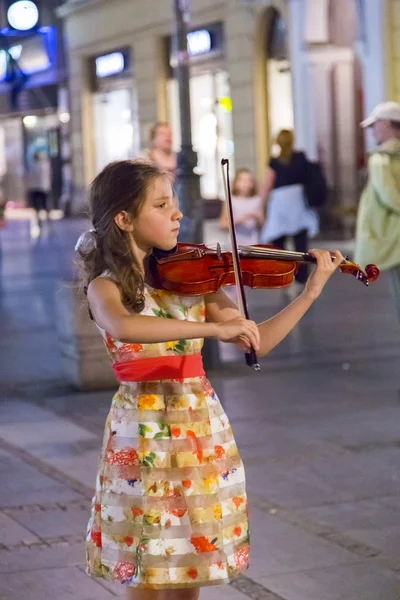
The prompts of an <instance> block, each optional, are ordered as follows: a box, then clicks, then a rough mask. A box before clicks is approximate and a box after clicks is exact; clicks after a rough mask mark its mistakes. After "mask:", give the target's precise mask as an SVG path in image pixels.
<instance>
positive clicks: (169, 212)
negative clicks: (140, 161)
mask: <svg viewBox="0 0 400 600" xmlns="http://www.w3.org/2000/svg"><path fill="white" fill-rule="evenodd" d="M182 216H183V215H182V213H181V211H180V210H179V208H178V206H177V203H176V199H175V198H174V197H173V195H172V186H171V183H170V181H169V180H168V178H167V177H158V178H157V179H156V180H155V181H154V182H153V183H152V184H151V185H150V187H149V189H148V192H147V195H146V199H145V201H144V203H143V206H142V208H141V210H140V212H139V214H138V216H137V217H136V219H135V220H134V224H133V237H134V240H135V242H136V244H137V245H138V246H139V247H140V248H142V249H143V250H147V251H150V250H151V249H152V248H154V247H155V248H160V250H172V248H174V246H176V243H177V238H178V233H179V225H180V220H181V219H182Z"/></svg>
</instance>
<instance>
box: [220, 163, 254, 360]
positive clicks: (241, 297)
mask: <svg viewBox="0 0 400 600" xmlns="http://www.w3.org/2000/svg"><path fill="white" fill-rule="evenodd" d="M224 167H226V173H225V169H224ZM221 168H222V179H223V181H224V188H225V196H226V203H227V214H228V223H229V233H230V238H231V244H232V262H233V270H234V272H235V281H236V289H237V295H238V305H239V310H240V312H241V313H242V315H243V316H244V317H245V318H246V319H249V310H248V308H247V301H246V293H245V291H244V285H243V277H242V271H241V269H240V259H239V250H238V245H237V241H236V230H235V222H234V219H233V208H232V196H231V185H230V181H229V160H228V159H227V158H223V159H222V160H221ZM245 356H246V364H247V365H248V366H249V367H252V368H253V369H254V370H255V371H260V365H259V363H258V358H257V354H256V351H255V350H254V348H253V346H251V349H250V351H249V352H246V355H245Z"/></svg>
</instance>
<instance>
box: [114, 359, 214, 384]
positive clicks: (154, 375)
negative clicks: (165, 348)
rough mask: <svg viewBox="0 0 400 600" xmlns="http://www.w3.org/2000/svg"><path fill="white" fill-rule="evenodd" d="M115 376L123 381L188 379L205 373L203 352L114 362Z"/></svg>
mask: <svg viewBox="0 0 400 600" xmlns="http://www.w3.org/2000/svg"><path fill="white" fill-rule="evenodd" d="M113 369H114V373H115V376H116V378H117V380H118V381H119V382H122V381H159V380H162V379H186V378H189V377H202V376H203V375H204V369H203V360H202V357H201V354H187V355H185V356H156V357H154V358H139V359H138V360H130V361H127V362H118V363H114V364H113Z"/></svg>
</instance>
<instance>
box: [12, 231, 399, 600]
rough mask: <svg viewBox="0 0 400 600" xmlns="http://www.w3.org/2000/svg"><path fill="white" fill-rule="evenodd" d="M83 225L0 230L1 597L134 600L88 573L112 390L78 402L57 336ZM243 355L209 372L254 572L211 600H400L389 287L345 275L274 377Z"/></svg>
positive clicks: (257, 309)
mask: <svg viewBox="0 0 400 600" xmlns="http://www.w3.org/2000/svg"><path fill="white" fill-rule="evenodd" d="M85 226H86V224H85V223H84V222H83V221H78V220H71V221H64V222H61V221H60V222H59V221H54V222H51V223H47V224H44V226H43V234H42V236H41V237H40V238H38V239H35V240H31V239H30V237H29V224H28V223H27V222H26V221H23V220H21V221H12V222H10V223H9V226H8V227H7V229H5V230H3V231H0V247H1V248H2V253H1V256H2V264H1V277H0V332H1V337H0V356H1V359H0V382H1V399H0V481H1V488H0V573H1V575H0V597H1V598H2V599H3V600H42V599H43V598H46V597H48V598H57V599H58V600H106V599H107V600H108V599H111V598H115V597H122V594H123V590H122V589H120V588H119V587H118V586H117V587H116V586H115V585H109V584H107V583H101V582H99V581H94V580H91V579H89V578H88V577H87V576H86V575H85V573H84V550H83V540H84V533H85V527H86V523H87V519H88V507H89V500H90V498H91V493H92V487H93V484H94V476H95V471H96V466H97V460H98V454H99V449H100V444H101V436H102V428H103V426H104V421H105V417H106V413H107V410H108V407H109V404H110V399H111V394H112V391H110V390H109V391H104V392H103V391H102V392H92V393H81V392H77V391H75V390H73V389H72V388H71V386H69V385H68V383H66V381H65V378H64V374H63V369H62V362H61V357H60V350H59V345H58V340H57V336H56V334H55V297H56V294H57V293H58V292H57V290H59V286H60V281H61V280H68V279H70V278H71V264H72V259H73V245H74V242H75V240H76V238H77V237H78V234H79V233H80V232H81V231H82V230H83V229H84V228H85ZM217 235H218V234H217V232H216V230H215V229H213V228H212V227H210V228H209V229H208V232H207V237H208V240H209V241H216V239H217ZM342 246H343V244H342ZM249 296H250V309H251V314H252V317H253V318H255V319H256V320H260V319H264V318H267V317H268V316H270V315H272V314H274V312H277V311H278V310H279V309H281V308H282V307H283V306H284V303H285V302H287V300H285V294H284V293H283V292H282V291H270V292H267V291H262V292H253V293H250V294H249ZM224 356H227V355H226V353H225V354H224ZM231 358H233V359H234V361H236V362H233V363H228V364H226V365H225V366H224V367H223V369H222V370H220V371H218V372H215V373H212V374H209V376H210V379H211V380H212V382H213V384H214V385H215V388H216V389H217V391H218V393H219V395H220V397H221V399H222V402H223V404H224V406H225V408H226V410H227V412H228V415H229V416H230V419H231V422H232V426H233V429H234V432H235V435H236V439H237V442H238V445H239V448H240V450H241V454H242V456H243V459H244V461H245V466H246V468H247V480H248V491H249V498H250V514H251V522H252V552H251V566H250V569H249V570H248V572H247V573H246V576H245V577H242V578H240V579H239V580H237V581H236V582H234V584H233V585H232V586H229V587H216V588H207V589H206V590H204V591H203V592H202V596H201V598H202V600H216V599H218V600H228V599H230V600H244V599H245V598H252V599H254V600H398V599H399V598H400V581H399V579H400V558H399V554H400V472H399V467H400V425H399V423H400V397H399V390H400V368H399V365H400V326H399V325H398V324H397V322H396V316H395V312H394V309H393V307H392V305H391V302H390V298H389V296H388V292H387V280H386V277H384V276H383V277H382V278H381V280H379V282H377V283H376V284H375V285H373V286H371V287H370V288H368V289H366V288H364V287H363V286H362V285H361V284H360V283H359V282H357V281H355V280H354V279H353V278H352V277H350V276H347V275H346V276H345V275H340V274H337V275H335V276H334V278H333V279H332V280H331V281H330V282H329V284H328V286H327V288H326V291H325V292H324V294H323V296H322V298H321V299H320V300H319V301H318V302H317V303H316V304H315V305H314V306H313V307H312V309H311V310H310V311H309V313H308V314H307V315H306V317H305V318H304V319H303V321H302V323H301V324H300V326H299V327H298V328H297V329H296V330H295V331H294V332H293V333H292V335H291V336H290V337H289V338H288V339H287V340H286V341H285V342H284V343H283V344H282V345H281V346H280V347H279V348H277V349H276V350H275V351H274V352H273V353H271V355H270V356H268V357H266V358H264V359H263V360H262V372H261V373H259V374H257V373H253V372H250V371H249V370H248V369H247V368H246V367H245V366H243V359H242V357H241V356H240V355H236V354H231Z"/></svg>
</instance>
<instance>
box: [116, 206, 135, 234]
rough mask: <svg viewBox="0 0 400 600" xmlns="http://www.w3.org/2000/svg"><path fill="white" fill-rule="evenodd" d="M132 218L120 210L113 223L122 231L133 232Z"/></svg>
mask: <svg viewBox="0 0 400 600" xmlns="http://www.w3.org/2000/svg"><path fill="white" fill-rule="evenodd" d="M133 221H134V219H133V216H132V215H131V214H130V213H128V212H127V211H126V210H122V211H121V212H120V213H118V214H117V215H116V216H115V217H114V222H115V224H116V225H117V227H119V228H120V229H122V231H133Z"/></svg>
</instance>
